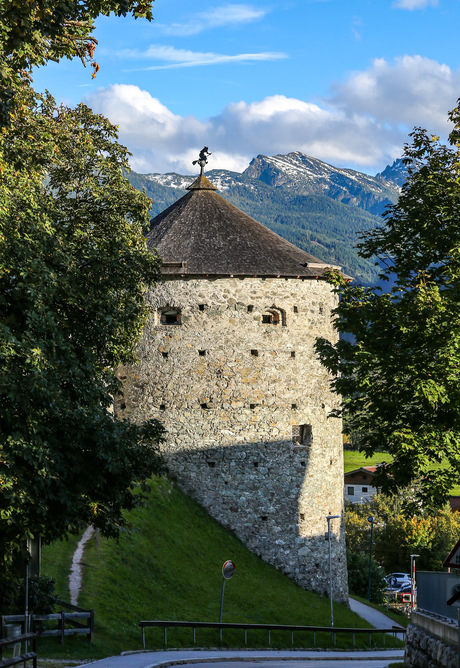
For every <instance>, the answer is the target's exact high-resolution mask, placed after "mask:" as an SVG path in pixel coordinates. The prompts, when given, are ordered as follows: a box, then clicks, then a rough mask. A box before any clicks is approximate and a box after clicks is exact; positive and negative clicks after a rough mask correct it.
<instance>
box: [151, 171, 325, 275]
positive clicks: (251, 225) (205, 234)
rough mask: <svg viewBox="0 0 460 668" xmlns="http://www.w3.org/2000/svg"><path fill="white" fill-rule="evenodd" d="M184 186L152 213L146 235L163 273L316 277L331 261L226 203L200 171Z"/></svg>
mask: <svg viewBox="0 0 460 668" xmlns="http://www.w3.org/2000/svg"><path fill="white" fill-rule="evenodd" d="M188 190H189V192H188V193H187V194H186V195H184V196H183V197H181V198H180V199H179V200H178V201H177V202H175V203H174V204H173V205H172V206H170V207H169V208H167V209H166V210H165V211H163V212H162V213H160V214H159V215H158V216H156V217H155V218H153V219H152V222H151V227H150V232H149V234H148V235H147V246H148V247H149V248H150V249H153V248H156V249H157V250H158V253H159V255H160V256H161V258H162V259H163V273H165V274H181V275H182V274H189V275H190V274H192V275H205V276H210V275H212V276H267V277H268V276H283V277H299V278H300V277H308V278H316V277H320V276H322V275H323V274H324V272H325V271H326V270H327V269H328V268H330V267H331V265H328V264H326V263H325V262H322V261H321V260H318V259H317V258H315V257H313V255H310V253H306V252H305V251H303V250H300V248H297V246H294V245H293V244H291V243H289V241H286V240H285V239H282V238H281V237H280V236H278V235H277V234H275V232H272V231H271V230H269V229H268V228H267V227H265V226H264V225H262V224H261V223H258V222H257V221H256V220H254V218H251V216H248V215H247V214H245V213H244V212H243V211H241V210H240V209H238V208H237V207H236V206H234V205H233V204H230V202H228V201H227V200H225V199H224V198H223V197H221V196H220V195H218V194H217V193H216V192H215V191H216V188H215V187H214V186H213V185H212V183H210V181H208V179H207V178H206V177H205V176H199V177H198V178H197V179H196V180H195V181H194V182H193V183H192V184H191V185H190V186H189V187H188ZM337 268H338V267H337Z"/></svg>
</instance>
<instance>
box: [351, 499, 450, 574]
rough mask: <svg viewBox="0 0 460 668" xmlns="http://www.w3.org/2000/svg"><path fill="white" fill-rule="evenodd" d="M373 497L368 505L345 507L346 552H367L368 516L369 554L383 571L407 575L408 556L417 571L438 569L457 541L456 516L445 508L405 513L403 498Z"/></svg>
mask: <svg viewBox="0 0 460 668" xmlns="http://www.w3.org/2000/svg"><path fill="white" fill-rule="evenodd" d="M407 496H412V492H408V491H406V492H405V493H404V494H403V497H402V498H398V497H396V496H386V495H385V494H377V495H376V496H374V497H373V498H372V499H371V500H370V501H369V502H366V503H363V504H348V505H347V507H346V509H345V527H346V539H347V549H348V550H351V551H352V552H355V553H358V554H361V555H367V558H369V549H370V523H369V521H368V517H369V515H373V516H374V518H375V522H374V532H373V549H372V554H373V556H374V558H375V560H376V561H377V563H379V564H380V565H381V566H382V567H383V568H384V569H385V571H386V573H391V572H394V571H396V572H398V571H402V572H409V570H410V555H411V554H418V555H419V557H418V558H417V568H419V569H421V570H433V571H437V570H442V567H443V566H442V564H443V562H444V560H445V559H446V557H447V555H448V554H449V552H450V551H451V549H452V548H453V547H454V545H455V543H456V542H457V540H458V536H459V531H460V515H459V513H453V512H452V511H451V510H450V507H449V506H448V505H447V506H445V507H444V508H442V509H439V510H437V511H436V512H428V511H426V510H423V509H421V508H419V509H418V513H417V514H413V515H412V514H408V513H407V511H406V510H405V508H404V506H405V505H407V503H404V501H405V500H406V499H405V498H404V497H407Z"/></svg>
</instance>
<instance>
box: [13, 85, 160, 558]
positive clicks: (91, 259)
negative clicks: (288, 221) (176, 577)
mask: <svg viewBox="0 0 460 668" xmlns="http://www.w3.org/2000/svg"><path fill="white" fill-rule="evenodd" d="M126 169H128V162H127V152H126V149H125V148H124V147H122V146H121V145H120V144H118V143H117V141H116V129H115V127H114V126H113V125H111V123H110V122H109V121H108V120H107V119H105V118H103V117H102V116H96V115H94V114H93V113H92V112H91V110H90V109H88V108H87V107H85V106H84V105H79V106H78V107H77V108H76V109H69V108H67V107H64V106H56V104H55V102H54V100H53V99H52V98H51V97H50V96H37V95H35V94H33V93H32V91H26V92H25V93H23V101H22V104H21V105H19V106H17V107H16V108H15V111H14V113H13V122H12V123H11V124H10V126H9V128H8V129H4V130H3V133H2V134H1V136H0V331H1V336H0V483H1V485H0V536H1V539H0V555H5V554H11V552H12V549H13V548H14V546H15V545H20V544H21V542H22V541H23V540H24V537H25V535H28V534H29V535H30V534H34V535H37V534H38V533H41V534H42V536H43V538H44V540H45V541H50V540H53V539H55V538H57V537H59V536H62V535H64V534H65V533H66V532H67V531H75V530H77V529H79V528H80V527H82V526H84V525H87V524H89V523H92V524H94V525H95V526H98V527H100V528H101V529H102V530H103V531H104V533H105V534H107V535H116V534H117V533H118V531H119V529H120V527H122V526H123V524H124V519H123V515H122V511H123V509H124V508H130V507H132V506H133V505H134V504H135V503H136V500H137V493H136V491H135V489H134V487H135V485H136V483H139V482H142V481H144V480H145V479H146V478H148V477H149V476H150V475H151V474H153V473H155V472H157V471H159V470H161V459H160V458H159V455H158V451H157V443H158V440H159V439H160V438H161V432H162V428H161V426H160V425H159V424H158V423H157V422H156V421H153V422H150V423H148V424H146V425H144V426H143V427H140V426H136V425H133V424H130V423H128V422H127V421H120V420H117V419H115V418H114V417H113V415H112V414H111V413H110V407H111V404H112V397H113V395H116V394H117V393H119V392H120V386H119V382H118V381H117V379H116V377H115V369H116V367H117V366H118V365H119V364H122V363H123V364H126V363H130V362H132V361H133V359H134V351H135V346H136V341H137V340H138V337H139V335H140V332H141V328H142V323H143V321H144V320H145V318H146V317H147V314H148V311H147V306H146V304H145V300H144V294H145V289H146V285H148V284H152V283H153V282H154V281H155V279H156V278H157V276H158V271H159V265H160V261H159V258H158V256H157V255H156V254H152V253H150V252H149V251H148V250H147V248H146V244H145V239H144V236H143V229H145V228H146V227H147V225H148V221H149V216H148V211H149V206H150V201H149V199H148V198H147V197H146V196H145V195H144V194H143V193H140V192H138V191H136V190H135V189H134V188H133V187H132V186H131V185H130V184H129V182H128V181H127V180H126V179H125V177H124V176H123V170H126Z"/></svg>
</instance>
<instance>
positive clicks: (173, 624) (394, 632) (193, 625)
mask: <svg viewBox="0 0 460 668" xmlns="http://www.w3.org/2000/svg"><path fill="white" fill-rule="evenodd" d="M139 626H140V627H141V629H142V645H143V647H144V649H145V629H146V628H147V627H156V628H162V629H163V639H164V645H165V647H166V646H167V644H168V634H167V630H168V629H174V628H176V629H177V628H188V629H191V631H192V640H193V644H194V645H196V630H197V629H217V630H219V640H220V642H222V631H224V630H230V629H233V630H241V631H243V632H244V644H245V645H247V644H248V635H247V634H248V631H256V630H263V631H267V634H268V636H267V639H268V647H270V646H271V632H272V631H285V632H288V633H290V634H291V645H294V633H299V632H304V633H305V632H307V633H311V634H313V647H316V634H319V633H327V634H330V635H331V637H332V638H333V642H334V645H335V644H336V642H337V634H346V635H347V636H352V643H353V647H355V643H356V636H366V635H367V636H368V641H369V645H370V646H371V645H372V647H376V645H375V644H372V641H371V637H372V638H373V637H378V636H380V635H381V636H382V647H386V640H387V637H388V636H390V637H393V641H394V644H393V646H396V645H397V640H398V637H399V636H401V638H400V639H401V640H404V636H405V633H406V629H404V628H402V627H400V626H393V627H392V628H387V629H365V628H357V629H356V628H351V629H350V628H340V627H329V626H298V625H294V626H292V625H285V624H241V623H235V624H229V623H228V622H178V621H165V620H162V621H140V622H139Z"/></svg>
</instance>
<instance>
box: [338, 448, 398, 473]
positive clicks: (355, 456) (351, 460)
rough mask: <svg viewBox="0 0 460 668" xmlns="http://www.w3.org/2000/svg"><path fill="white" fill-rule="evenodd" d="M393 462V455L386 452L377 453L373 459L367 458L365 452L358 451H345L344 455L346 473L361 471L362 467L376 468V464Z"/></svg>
mask: <svg viewBox="0 0 460 668" xmlns="http://www.w3.org/2000/svg"><path fill="white" fill-rule="evenodd" d="M391 460H392V457H391V455H389V454H388V453H386V452H376V453H375V455H372V457H366V455H365V454H364V453H363V452H358V451H357V450H344V453H343V467H344V471H345V473H348V472H349V471H354V470H355V469H359V468H361V467H362V466H374V465H375V464H380V462H390V461H391Z"/></svg>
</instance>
